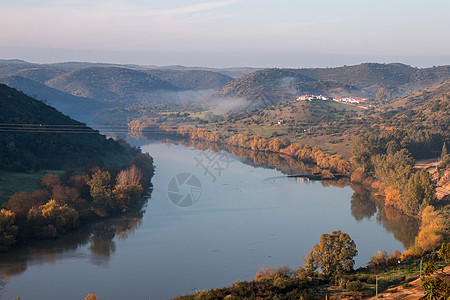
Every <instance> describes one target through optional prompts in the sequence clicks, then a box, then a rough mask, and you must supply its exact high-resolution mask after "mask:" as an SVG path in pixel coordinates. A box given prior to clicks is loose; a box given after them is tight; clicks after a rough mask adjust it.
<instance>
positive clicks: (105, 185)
mask: <svg viewBox="0 0 450 300" xmlns="http://www.w3.org/2000/svg"><path fill="white" fill-rule="evenodd" d="M88 183H89V186H90V187H91V196H92V199H93V200H94V204H95V205H96V206H97V207H98V208H101V209H106V210H107V209H109V208H110V207H112V204H113V199H112V191H111V174H109V172H108V171H102V170H98V171H97V172H96V173H95V174H94V175H92V179H91V180H89V182H88Z"/></svg>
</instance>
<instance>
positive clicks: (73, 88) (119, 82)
mask: <svg viewBox="0 0 450 300" xmlns="http://www.w3.org/2000/svg"><path fill="white" fill-rule="evenodd" d="M46 84H47V85H48V86H50V87H52V88H55V89H58V90H60V91H64V92H66V93H69V94H72V95H75V96H80V97H86V98H92V99H95V100H98V101H104V102H121V103H130V102H131V103H133V102H134V103H136V102H139V101H145V102H152V101H153V100H155V101H156V99H155V94H156V93H157V92H160V91H172V92H174V91H179V90H180V89H179V88H178V87H176V86H174V85H172V84H170V83H168V82H166V81H163V80H161V79H159V78H157V77H155V76H153V75H150V74H146V73H144V72H140V71H135V70H131V69H127V68H121V67H108V68H106V67H89V68H84V69H80V70H75V71H72V72H69V73H65V74H63V75H61V76H59V77H56V78H54V79H52V80H49V81H47V82H46Z"/></svg>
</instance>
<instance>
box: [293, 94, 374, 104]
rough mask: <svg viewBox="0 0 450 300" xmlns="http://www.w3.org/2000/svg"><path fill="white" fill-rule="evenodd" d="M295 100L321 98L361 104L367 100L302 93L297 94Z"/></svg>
mask: <svg viewBox="0 0 450 300" xmlns="http://www.w3.org/2000/svg"><path fill="white" fill-rule="evenodd" d="M297 100H299V101H300V100H302V101H314V100H322V101H336V102H344V103H351V104H361V103H363V102H365V101H367V99H366V98H356V97H334V98H332V97H325V96H322V95H318V96H317V95H302V96H298V97H297Z"/></svg>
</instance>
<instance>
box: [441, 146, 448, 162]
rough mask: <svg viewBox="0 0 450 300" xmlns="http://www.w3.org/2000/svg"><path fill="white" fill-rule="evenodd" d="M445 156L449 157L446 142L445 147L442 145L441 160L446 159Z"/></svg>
mask: <svg viewBox="0 0 450 300" xmlns="http://www.w3.org/2000/svg"><path fill="white" fill-rule="evenodd" d="M445 156H447V145H446V144H445V142H444V145H442V151H441V159H444V157H445Z"/></svg>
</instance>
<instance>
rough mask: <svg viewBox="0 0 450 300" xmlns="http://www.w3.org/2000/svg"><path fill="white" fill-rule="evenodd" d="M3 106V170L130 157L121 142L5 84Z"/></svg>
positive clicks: (0, 102)
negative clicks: (110, 157)
mask: <svg viewBox="0 0 450 300" xmlns="http://www.w3.org/2000/svg"><path fill="white" fill-rule="evenodd" d="M0 106H1V107H2V109H1V110H0V120H1V124H0V170H3V171H5V170H6V171H35V170H40V169H58V170H61V169H67V168H79V167H84V166H85V165H86V164H88V163H89V162H99V161H102V160H103V159H104V158H105V157H107V156H117V158H118V159H119V157H121V158H122V159H124V158H126V157H128V154H127V149H126V148H125V147H124V146H122V145H121V144H119V143H118V142H116V141H114V140H112V139H107V138H106V137H105V136H103V135H100V134H99V133H98V132H97V131H94V130H93V129H91V128H89V127H87V126H85V125H84V124H82V123H80V122H77V121H74V120H72V119H70V118H69V117H67V116H65V115H63V114H62V113H60V112H58V111H57V110H56V109H54V108H53V107H50V106H48V105H46V104H44V103H43V102H41V101H38V100H35V99H33V98H31V97H28V96H26V95H25V94H23V93H21V92H19V91H17V90H15V89H12V88H10V87H8V86H6V85H3V84H0ZM118 161H120V160H118Z"/></svg>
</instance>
